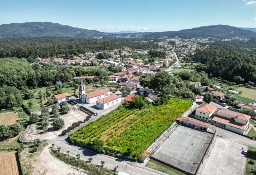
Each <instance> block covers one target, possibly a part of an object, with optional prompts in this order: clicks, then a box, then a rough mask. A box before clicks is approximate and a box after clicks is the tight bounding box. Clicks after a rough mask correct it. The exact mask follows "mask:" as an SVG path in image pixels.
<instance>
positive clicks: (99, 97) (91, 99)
mask: <svg viewBox="0 0 256 175" xmlns="http://www.w3.org/2000/svg"><path fill="white" fill-rule="evenodd" d="M106 94H108V95H110V94H111V93H110V92H106ZM105 97H106V96H105V95H100V96H97V97H93V98H88V97H87V96H86V97H85V98H86V103H89V104H90V103H94V102H96V101H97V100H99V99H102V98H105Z"/></svg>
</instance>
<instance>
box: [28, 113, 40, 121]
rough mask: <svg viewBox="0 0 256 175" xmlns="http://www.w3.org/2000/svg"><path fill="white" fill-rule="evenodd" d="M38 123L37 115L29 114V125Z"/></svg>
mask: <svg viewBox="0 0 256 175" xmlns="http://www.w3.org/2000/svg"><path fill="white" fill-rule="evenodd" d="M38 121H39V115H38V114H35V113H33V114H31V115H30V117H29V123H37V122H38Z"/></svg>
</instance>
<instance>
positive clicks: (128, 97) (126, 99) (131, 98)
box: [124, 94, 136, 102]
mask: <svg viewBox="0 0 256 175" xmlns="http://www.w3.org/2000/svg"><path fill="white" fill-rule="evenodd" d="M135 96H136V95H135V94H130V95H128V96H127V97H125V98H124V101H127V102H131V101H132V100H133V98H134V97H135Z"/></svg>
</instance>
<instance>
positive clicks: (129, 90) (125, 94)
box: [120, 86, 131, 97]
mask: <svg viewBox="0 0 256 175" xmlns="http://www.w3.org/2000/svg"><path fill="white" fill-rule="evenodd" d="M120 92H122V96H123V97H125V96H127V95H129V94H130V92H131V89H130V88H129V87H127V86H123V87H122V88H121V89H120Z"/></svg>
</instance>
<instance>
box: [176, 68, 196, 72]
mask: <svg viewBox="0 0 256 175" xmlns="http://www.w3.org/2000/svg"><path fill="white" fill-rule="evenodd" d="M185 71H187V72H191V71H194V70H193V69H182V68H181V69H172V72H173V73H179V72H185Z"/></svg>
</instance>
